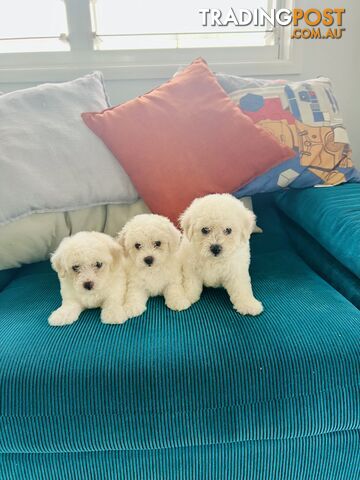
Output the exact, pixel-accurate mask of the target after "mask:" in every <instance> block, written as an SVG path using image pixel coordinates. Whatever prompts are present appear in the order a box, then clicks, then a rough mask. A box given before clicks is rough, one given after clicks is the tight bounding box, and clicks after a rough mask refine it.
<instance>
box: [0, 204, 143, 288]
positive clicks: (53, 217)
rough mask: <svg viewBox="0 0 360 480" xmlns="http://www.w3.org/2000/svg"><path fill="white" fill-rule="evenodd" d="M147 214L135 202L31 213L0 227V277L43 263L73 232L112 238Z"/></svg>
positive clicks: (141, 205) (141, 206)
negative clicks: (103, 235) (98, 233)
mask: <svg viewBox="0 0 360 480" xmlns="http://www.w3.org/2000/svg"><path fill="white" fill-rule="evenodd" d="M148 212H149V209H148V208H147V207H146V205H145V204H144V202H143V201H142V200H138V201H137V202H134V203H130V204H126V205H117V204H113V205H98V206H96V207H89V208H82V209H80V210H74V211H70V212H52V213H34V214H33V215H29V216H28V217H24V218H21V219H19V220H17V221H16V222H11V223H8V224H6V225H3V226H2V227H0V273H1V270H3V269H4V270H5V269H9V268H14V267H20V266H21V265H23V264H26V263H33V262H40V261H43V260H47V259H48V258H49V256H50V254H51V253H53V252H54V251H55V250H56V249H57V247H58V246H59V244H60V242H61V240H62V239H63V238H65V237H67V236H68V235H72V234H74V233H76V232H80V231H83V230H86V231H91V230H95V231H97V232H104V233H107V234H108V235H112V236H114V235H116V234H117V233H118V232H119V231H120V230H121V229H122V227H123V226H124V225H125V223H126V222H127V221H128V220H130V219H131V218H132V217H133V216H134V215H138V214H141V213H148ZM24 238H26V241H24ZM0 286H1V275H0Z"/></svg>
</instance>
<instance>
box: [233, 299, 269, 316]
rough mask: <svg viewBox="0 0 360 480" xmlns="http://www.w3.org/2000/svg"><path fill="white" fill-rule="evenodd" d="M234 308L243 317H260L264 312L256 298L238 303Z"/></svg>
mask: <svg viewBox="0 0 360 480" xmlns="http://www.w3.org/2000/svg"><path fill="white" fill-rule="evenodd" d="M234 308H235V310H236V311H237V312H239V313H241V315H253V316H255V315H260V313H262V312H263V310H264V307H263V305H262V303H261V302H259V300H256V298H252V299H249V300H247V301H242V302H238V303H237V304H236V305H234Z"/></svg>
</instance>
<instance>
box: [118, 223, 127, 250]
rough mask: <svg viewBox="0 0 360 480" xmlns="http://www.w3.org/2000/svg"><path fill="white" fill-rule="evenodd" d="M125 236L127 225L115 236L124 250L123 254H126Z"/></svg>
mask: <svg viewBox="0 0 360 480" xmlns="http://www.w3.org/2000/svg"><path fill="white" fill-rule="evenodd" d="M125 238H126V226H125V227H123V229H122V230H120V232H119V233H118V234H117V235H116V237H115V241H116V243H117V244H118V245H119V246H120V248H121V250H122V254H123V255H125V256H126V248H125Z"/></svg>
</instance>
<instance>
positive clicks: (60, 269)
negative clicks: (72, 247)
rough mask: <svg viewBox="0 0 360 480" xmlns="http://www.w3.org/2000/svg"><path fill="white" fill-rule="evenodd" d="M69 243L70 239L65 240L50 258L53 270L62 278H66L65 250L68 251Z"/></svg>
mask: <svg viewBox="0 0 360 480" xmlns="http://www.w3.org/2000/svg"><path fill="white" fill-rule="evenodd" d="M67 242H68V238H64V239H63V240H62V241H61V243H60V245H59V246H58V248H57V249H56V250H55V252H54V253H53V254H52V255H51V257H50V262H51V266H52V268H53V269H54V270H55V272H56V273H57V274H58V275H59V277H61V278H64V277H65V275H66V265H65V262H64V256H65V249H66V244H67Z"/></svg>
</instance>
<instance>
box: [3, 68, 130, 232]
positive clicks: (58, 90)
mask: <svg viewBox="0 0 360 480" xmlns="http://www.w3.org/2000/svg"><path fill="white" fill-rule="evenodd" d="M108 106H109V105H108V101H107V97H106V94H105V91H104V86H103V81H102V75H101V73H99V72H95V73H93V74H91V75H86V76H85V77H82V78H78V79H77V80H73V81H71V82H66V83H59V84H44V85H39V86H37V87H34V88H29V89H26V90H18V91H16V92H12V93H7V94H4V95H1V96H0V225H5V224H7V223H9V222H12V221H14V220H17V219H20V218H24V217H27V216H28V215H30V214H33V213H43V212H66V211H71V210H78V209H83V208H87V207H91V206H96V205H108V204H122V203H132V202H134V201H135V200H136V199H137V198H138V197H137V193H136V191H135V189H134V187H133V185H132V183H131V182H130V180H129V178H128V176H127V175H126V173H125V172H124V170H123V169H122V168H121V166H120V165H119V163H118V162H117V160H116V159H115V158H114V157H113V155H112V154H111V153H110V151H109V150H108V149H107V148H106V147H105V146H104V144H103V143H102V142H101V140H99V138H98V137H97V136H96V135H94V134H93V133H92V132H91V131H90V130H89V129H88V128H87V127H86V125H85V124H84V122H83V121H82V119H81V113H82V112H87V111H100V110H103V109H105V108H108Z"/></svg>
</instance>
